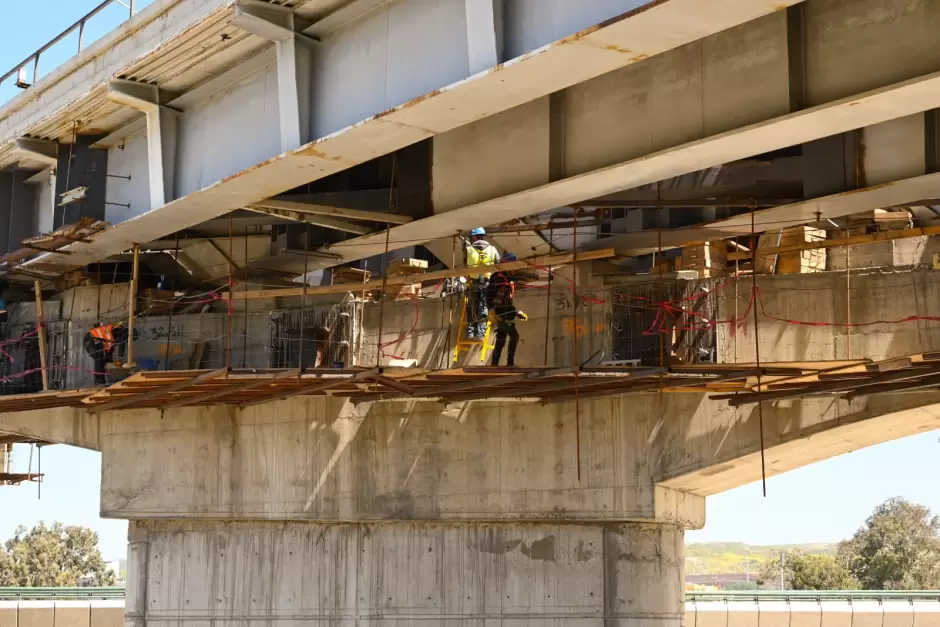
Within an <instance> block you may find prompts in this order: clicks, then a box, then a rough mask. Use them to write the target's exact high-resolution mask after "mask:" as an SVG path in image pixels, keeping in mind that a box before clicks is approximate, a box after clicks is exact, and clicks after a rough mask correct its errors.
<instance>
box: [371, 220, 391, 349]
mask: <svg viewBox="0 0 940 627" xmlns="http://www.w3.org/2000/svg"><path fill="white" fill-rule="evenodd" d="M391 232H392V231H391V225H390V224H389V223H388V222H386V223H385V251H384V252H383V253H382V295H381V297H380V298H381V299H382V303H381V304H380V305H379V336H378V339H377V340H376V342H375V365H376V367H379V366H381V365H382V333H383V332H384V331H385V329H384V328H383V327H384V326H385V298H386V297H387V296H388V294H386V293H385V290H386V289H387V287H386V286H387V284H388V244H389V241H388V238H389V236H390V235H391Z"/></svg>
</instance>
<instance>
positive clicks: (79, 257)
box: [45, 0, 797, 267]
mask: <svg viewBox="0 0 940 627" xmlns="http://www.w3.org/2000/svg"><path fill="white" fill-rule="evenodd" d="M796 1H797V0H792V1H790V0H787V1H786V2H784V3H782V4H781V3H780V2H764V1H754V0H721V2H719V3H718V4H715V3H714V2H713V3H710V4H708V5H703V4H702V3H701V2H700V1H699V0H668V1H667V2H660V3H655V4H651V5H648V6H644V7H643V8H642V9H641V10H636V11H633V12H630V13H626V14H623V15H620V16H619V17H616V18H613V19H610V20H607V21H606V22H604V23H603V24H599V25H597V26H595V27H592V28H588V29H585V30H582V31H580V32H578V33H576V34H574V35H571V36H569V37H566V38H564V39H563V40H561V41H559V42H557V43H556V44H555V45H550V46H545V47H542V48H539V49H537V50H535V51H533V52H531V53H527V54H524V55H522V56H520V57H518V58H516V59H515V60H513V61H512V62H511V63H505V64H503V65H500V66H498V67H497V69H496V70H494V71H493V72H487V73H483V74H479V75H476V76H473V77H471V78H469V79H466V80H461V81H459V82H457V83H454V84H453V85H450V86H449V87H445V88H442V89H439V90H435V91H434V92H432V93H430V94H427V95H425V96H422V97H419V98H416V99H414V100H412V101H409V102H408V103H406V104H404V105H401V106H398V107H395V108H393V109H390V110H388V111H385V112H383V113H380V114H378V115H373V116H372V117H369V118H368V119H366V120H364V121H362V122H359V123H357V124H354V125H352V126H349V127H348V128H346V129H344V130H342V131H339V132H335V133H332V134H330V135H328V136H326V137H323V138H322V139H319V140H317V141H316V142H314V143H312V144H309V145H305V146H303V147H301V148H299V149H297V150H294V151H291V152H287V153H284V154H282V155H280V156H279V157H277V158H274V159H269V160H267V161H264V162H262V163H259V164H257V165H254V166H252V167H250V168H248V169H245V170H242V171H241V172H239V173H237V174H233V175H231V176H227V177H225V178H224V179H223V180H220V181H219V182H217V183H215V184H213V185H210V186H208V187H205V188H203V189H201V190H200V191H197V192H193V193H191V194H189V195H187V196H185V197H184V198H181V199H178V200H176V201H174V202H172V203H170V204H168V205H167V206H166V207H163V208H159V209H157V210H152V211H150V212H149V213H146V214H143V215H140V216H136V217H134V218H133V219H131V220H127V221H125V222H123V223H121V224H118V225H116V226H115V227H114V228H112V229H109V230H108V231H106V232H104V233H101V234H100V235H99V236H97V237H96V238H95V242H94V243H92V244H81V243H79V244H76V245H74V246H70V247H69V249H68V250H69V252H70V253H71V254H70V255H69V256H59V257H58V258H57V259H56V263H61V264H62V265H63V266H65V267H79V266H81V265H85V264H87V263H91V262H93V261H95V260H97V259H100V258H103V257H106V256H108V255H111V254H115V253H116V252H120V251H121V250H125V249H126V248H127V247H128V246H129V245H131V244H132V243H133V242H138V241H150V240H153V239H158V238H160V237H163V236H165V235H167V234H170V233H173V232H175V231H178V230H180V229H184V228H189V227H192V226H195V225H196V224H199V223H201V222H204V221H207V220H211V219H213V218H216V217H218V216H220V215H223V214H225V213H228V212H229V211H231V210H233V209H236V208H238V207H242V206H245V205H249V204H252V203H254V202H258V201H260V200H263V199H264V198H268V197H271V196H275V195H277V194H280V193H282V192H284V191H286V190H288V189H292V188H294V187H297V186H299V185H303V184H306V183H309V182H310V181H312V180H317V179H320V178H323V177H325V176H328V175H330V174H333V173H336V172H339V171H342V170H345V169H347V168H349V167H352V166H354V165H357V164H360V163H363V162H365V161H368V160H370V159H372V158H375V157H378V156H381V155H385V154H388V153H389V152H392V151H395V150H398V149H400V148H402V147H405V146H408V145H411V144H413V143H416V142H418V141H420V140H422V139H426V138H428V137H430V136H433V135H435V134H437V133H443V132H445V131H449V130H451V129H454V128H456V127H459V126H462V125H465V124H469V123H471V122H474V121H476V120H479V119H481V118H484V117H487V116H491V115H493V114H495V113H497V112H500V111H505V110H508V109H511V108H513V107H516V106H518V105H521V104H524V103H526V102H529V101H531V100H533V99H537V98H540V97H542V96H546V95H548V94H550V93H553V92H557V91H559V90H562V89H565V88H566V87H569V86H571V85H574V84H576V83H579V82H581V81H585V80H590V79H592V78H594V77H597V76H600V75H602V74H604V73H606V72H610V71H612V70H615V69H618V68H623V67H625V66H627V65H630V64H632V63H637V62H640V61H642V60H644V59H646V58H647V57H650V56H654V55H657V54H660V53H662V52H663V51H666V50H671V49H674V48H676V47H678V46H682V45H685V44H687V43H689V42H693V41H696V40H698V39H701V38H703V37H707V36H708V35H710V34H712V33H715V32H719V31H723V30H725V29H728V28H731V27H734V26H736V25H740V24H743V23H745V22H748V21H750V20H754V19H757V18H760V17H762V16H765V15H768V14H770V13H773V12H774V11H776V10H778V9H779V8H780V7H781V6H789V5H791V4H795V3H796ZM627 51H629V53H628V52H627ZM454 230H456V229H450V230H449V231H448V234H452V233H453V231H454ZM437 237H440V236H437ZM45 259H46V261H50V259H49V258H45Z"/></svg>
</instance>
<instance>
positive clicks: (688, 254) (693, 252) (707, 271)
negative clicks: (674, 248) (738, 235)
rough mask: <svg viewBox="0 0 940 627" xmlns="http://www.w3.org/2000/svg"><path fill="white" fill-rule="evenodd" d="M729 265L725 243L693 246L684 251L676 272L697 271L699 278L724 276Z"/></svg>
mask: <svg viewBox="0 0 940 627" xmlns="http://www.w3.org/2000/svg"><path fill="white" fill-rule="evenodd" d="M727 263H728V245H727V243H725V242H724V241H718V242H708V243H705V244H693V245H691V246H686V247H685V248H683V249H682V258H681V259H679V260H678V261H677V263H676V270H695V271H696V272H698V275H699V277H701V278H708V277H715V276H722V275H723V274H724V273H725V268H726V267H727Z"/></svg>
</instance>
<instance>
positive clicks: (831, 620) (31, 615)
mask: <svg viewBox="0 0 940 627" xmlns="http://www.w3.org/2000/svg"><path fill="white" fill-rule="evenodd" d="M304 531H306V530H301V534H303V532H304ZM486 531H487V532H488V535H487V536H486V541H485V542H484V543H480V544H478V546H485V545H487V544H488V545H489V547H493V543H492V542H491V540H495V539H496V538H497V537H500V536H501V538H500V539H503V540H504V543H503V544H502V545H501V546H500V545H499V544H496V547H498V548H499V549H500V550H501V551H504V552H503V553H502V554H501V555H502V558H503V564H505V565H503V564H500V563H497V564H496V565H495V567H492V568H490V569H489V570H487V571H485V572H487V573H488V574H489V573H493V572H498V573H499V574H500V575H503V576H505V575H506V573H507V572H511V571H514V570H515V571H519V570H522V567H524V564H525V560H523V559H522V558H523V557H529V558H530V559H531V555H532V547H533V545H532V544H531V543H530V544H523V540H522V539H520V538H519V537H520V536H524V535H525V534H526V532H527V531H531V530H525V529H522V528H519V529H516V528H511V529H510V530H509V532H508V533H507V532H506V530H505V529H504V528H498V527H491V528H487V529H486ZM543 531H548V529H544V530H543ZM589 533H595V532H594V531H593V530H592V531H590V532H589ZM155 535H156V534H155ZM206 535H208V534H206ZM269 535H270V534H269ZM348 535H350V536H354V537H355V538H356V540H359V539H360V538H361V535H362V534H355V531H353V532H352V533H349V534H348ZM413 535H418V534H417V533H415V534H413ZM428 535H429V534H428V533H427V532H425V533H424V534H423V537H424V538H427V537H428ZM463 535H464V536H469V535H470V534H468V533H464V534H463ZM507 536H510V537H509V538H507ZM513 536H515V537H513ZM220 537H221V534H215V535H214V537H209V538H208V540H209V541H210V542H212V541H215V542H216V543H218V541H219V539H220ZM161 539H162V538H161ZM433 539H436V538H433ZM305 540H306V538H305ZM505 540H508V542H506V541H505ZM590 543H591V540H588V547H587V549H592V548H593V547H591V546H590ZM543 545H545V546H547V545H548V543H544V542H543ZM543 545H538V546H539V547H541V546H543ZM334 546H335V543H334ZM554 547H555V551H554V555H556V560H555V564H556V565H557V564H558V562H559V561H560V560H559V559H558V557H567V558H568V559H570V555H565V556H559V553H561V551H559V550H558V538H557V537H556V539H555V542H554ZM289 552H290V551H288V553H289ZM526 553H528V555H526ZM538 554H539V553H538V551H537V552H536V555H538ZM490 555H493V554H492V553H491V554H490ZM497 555H500V554H499V553H497ZM584 556H586V554H582V557H584ZM485 557H487V556H486V555H484V558H485ZM592 558H593V555H592V556H591V557H589V558H588V560H591V559H592ZM480 561H481V562H482V561H485V560H480ZM562 567H563V566H562ZM535 568H537V566H530V567H529V568H528V569H527V570H530V571H531V570H534V569H535ZM550 569H558V570H560V569H561V568H560V567H559V566H553V565H551V564H546V565H545V566H544V567H543V570H546V571H547V570H550ZM327 583H329V582H327ZM586 583H589V581H588V582H582V581H580V580H578V581H577V582H576V588H574V589H575V590H576V592H575V593H573V594H569V595H567V598H569V599H570V598H571V597H573V596H575V594H578V593H582V592H583V591H584V590H585V589H586V588H588V587H589V586H587V585H585V584H586ZM301 585H303V586H304V589H305V592H307V593H308V595H307V596H308V597H313V593H314V592H318V591H321V590H323V589H324V586H323V585H321V584H320V582H317V581H314V580H313V573H312V572H311V570H309V569H307V570H305V571H304V577H303V583H302V584H301ZM546 587H547V586H543V587H542V588H541V589H540V590H538V591H537V592H543V591H544V590H545V588H546ZM552 589H554V590H555V591H556V593H557V586H553V587H552ZM515 591H516V592H517V593H518V592H521V591H519V590H518V589H516V590H515ZM396 592H397V590H396ZM330 593H332V591H331V590H327V591H326V593H325V594H324V599H323V600H321V602H320V603H319V604H318V607H322V606H323V605H327V606H329V605H330V602H329V601H330V599H329V595H330ZM876 594H877V593H876ZM347 596H348V595H347ZM496 596H497V595H496V594H495V593H494V594H490V595H486V598H484V599H483V600H477V602H476V603H475V604H474V603H472V602H473V601H474V599H473V598H471V599H469V601H471V603H470V604H469V605H470V606H473V605H476V607H480V606H484V607H485V608H487V609H491V608H492V607H493V606H497V605H499V606H501V607H502V608H505V609H507V610H508V611H509V612H510V613H512V614H513V616H514V617H517V614H518V613H517V612H514V610H516V609H517V608H516V607H513V606H512V605H508V606H507V605H503V604H502V603H501V602H502V600H501V599H496V598H495V597H496ZM528 596H529V598H531V597H532V596H533V595H528ZM588 596H589V597H590V592H588ZM686 596H687V597H689V595H686ZM715 597H716V595H709V594H702V595H699V594H693V595H691V598H687V600H686V602H685V615H684V620H683V622H682V624H683V625H687V626H689V627H729V626H733V627H788V626H789V625H791V624H793V623H794V622H795V623H796V624H798V625H801V626H803V625H806V626H808V627H851V625H853V624H854V621H858V623H859V624H865V625H868V624H869V623H870V624H872V625H876V626H882V625H891V626H892V627H893V626H895V625H899V626H900V627H936V626H937V625H940V603H938V602H937V601H936V600H935V599H918V598H915V599H913V600H911V599H907V598H903V597H900V598H892V597H887V598H880V599H855V598H846V599H839V598H828V597H827V598H824V599H814V598H808V597H806V598H796V599H783V598H780V599H775V598H761V599H759V600H756V599H754V598H748V597H747V596H735V597H731V598H728V599H719V598H715ZM488 601H489V602H488ZM224 602H226V603H228V605H227V606H223V605H222V603H223V600H219V599H218V598H217V601H216V605H215V606H214V607H212V608H211V609H210V610H209V611H208V612H206V613H212V614H214V615H219V614H222V615H224V614H230V613H232V612H233V610H232V609H230V608H231V607H232V606H234V605H235V603H236V602H237V599H236V598H235V597H234V596H228V595H227V596H226V597H225V598H224ZM52 603H54V605H55V608H54V609H52V611H53V612H56V613H57V616H55V617H53V620H54V621H56V622H55V624H58V620H62V619H63V618H64V615H65V614H67V613H68V614H72V615H73V616H72V617H73V618H74V619H75V621H74V622H73V621H69V623H68V624H70V625H72V624H75V625H79V626H80V627H118V626H120V625H123V624H125V623H124V605H125V602H124V600H123V599H121V600H116V601H91V602H79V603H75V602H62V601H58V602H52ZM314 603H315V602H311V603H310V605H314ZM49 605H50V602H49V601H12V602H11V601H0V625H3V626H4V627H17V626H19V627H46V625H48V624H53V623H50V622H49V611H50V610H49ZM336 605H337V604H333V607H335V606H336ZM386 607H387V601H386ZM34 608H38V609H40V610H41V611H40V612H39V613H36V612H33V611H32V610H33V609H34ZM81 614H83V615H84V616H85V617H89V614H90V617H89V618H86V619H84V620H83V618H82V616H81ZM152 614H153V615H157V614H159V615H160V618H161V621H160V622H163V621H165V620H167V618H169V617H171V615H172V610H169V611H167V610H164V611H160V612H153V613H152ZM352 614H353V612H352V611H350V612H349V615H350V616H351V615H352ZM130 618H132V617H130ZM133 620H135V619H133V618H132V621H133ZM152 620H154V622H157V621H156V620H155V618H152ZM520 620H525V619H520ZM350 622H352V621H351V620H350ZM89 623H90V625H89Z"/></svg>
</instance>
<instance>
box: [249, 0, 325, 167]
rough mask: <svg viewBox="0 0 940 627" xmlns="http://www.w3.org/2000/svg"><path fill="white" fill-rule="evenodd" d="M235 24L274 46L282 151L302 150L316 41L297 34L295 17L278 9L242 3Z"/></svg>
mask: <svg viewBox="0 0 940 627" xmlns="http://www.w3.org/2000/svg"><path fill="white" fill-rule="evenodd" d="M232 24H234V25H235V26H237V27H238V28H241V29H244V30H246V31H248V32H250V33H252V34H254V35H257V36H259V37H263V38H264V39H267V40H268V41H272V42H274V45H275V49H276V53H277V101H278V114H279V118H280V125H281V151H282V152H287V151H289V150H294V149H295V148H299V147H300V146H301V145H303V144H305V143H306V142H307V141H309V139H310V98H311V92H310V90H311V83H310V73H311V71H312V64H311V49H310V46H311V45H314V44H316V43H317V42H316V40H314V39H311V38H310V37H307V36H306V35H302V34H300V33H298V32H296V29H295V24H294V15H293V13H292V12H291V11H290V9H287V8H285V7H281V6H276V5H264V6H262V5H258V4H249V3H240V4H238V5H236V7H235V19H234V20H233V21H232Z"/></svg>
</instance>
